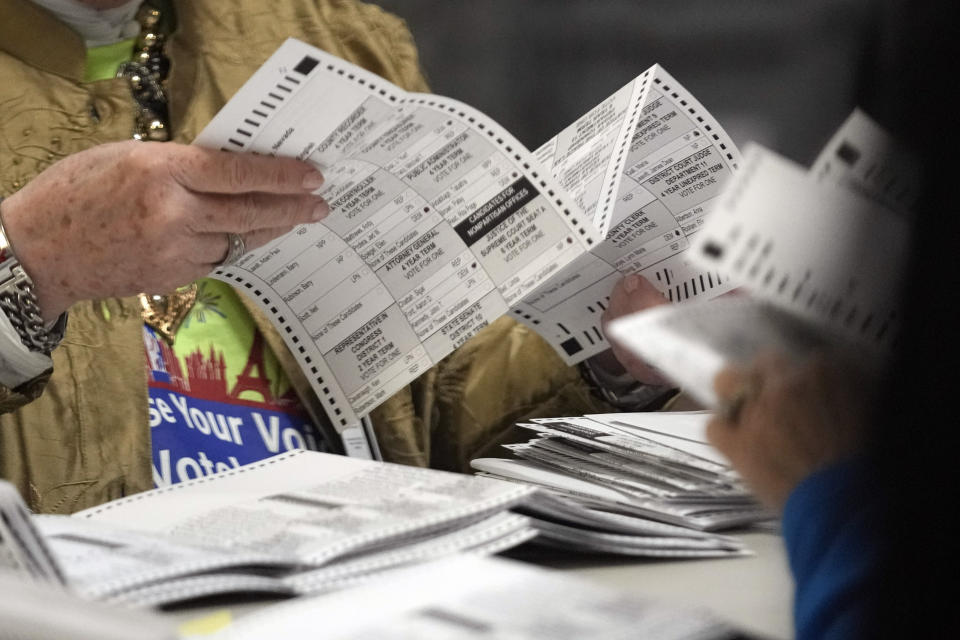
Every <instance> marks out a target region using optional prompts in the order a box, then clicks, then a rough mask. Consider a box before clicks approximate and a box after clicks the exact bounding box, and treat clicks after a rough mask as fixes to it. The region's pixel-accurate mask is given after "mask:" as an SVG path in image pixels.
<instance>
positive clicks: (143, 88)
mask: <svg viewBox="0 0 960 640" xmlns="http://www.w3.org/2000/svg"><path fill="white" fill-rule="evenodd" d="M163 17H164V16H163V14H162V12H161V11H160V9H158V8H157V7H155V6H153V5H152V4H150V3H149V2H145V3H144V4H143V5H141V7H140V10H139V11H138V12H137V22H139V23H140V35H139V37H138V38H137V44H136V53H134V55H133V60H132V61H130V62H125V63H124V64H122V65H120V68H119V69H118V70H117V77H121V78H126V79H127V81H128V82H129V83H130V92H131V94H132V95H133V99H134V102H135V103H136V108H137V114H136V124H135V126H134V131H133V139H134V140H149V141H152V142H166V141H167V140H169V139H170V115H169V108H168V104H167V94H166V91H165V90H164V87H163V81H164V80H166V78H167V75H168V73H169V71H170V60H169V58H168V57H167V56H166V55H164V52H163V45H164V43H165V39H166V35H165V34H164V33H162V32H161V28H160V27H161V24H162V22H163ZM138 297H139V300H140V315H141V317H142V318H143V321H144V323H146V324H147V325H149V326H150V327H151V328H153V330H154V331H156V332H157V334H158V335H159V336H160V337H161V338H163V340H164V341H166V342H167V344H170V345H172V344H173V340H174V338H175V337H176V335H177V330H178V329H179V328H180V325H181V324H183V321H184V320H186V318H187V315H189V313H190V310H191V309H192V308H193V305H194V303H195V302H196V301H197V283H196V282H194V283H191V284H189V285H187V286H185V287H180V288H179V289H177V290H176V291H173V292H171V293H167V294H163V295H160V294H146V293H141V294H140V295H139V296H138Z"/></svg>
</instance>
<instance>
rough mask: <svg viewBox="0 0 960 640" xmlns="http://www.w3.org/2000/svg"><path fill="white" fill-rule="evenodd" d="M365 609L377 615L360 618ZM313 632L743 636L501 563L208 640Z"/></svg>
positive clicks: (410, 572) (243, 624) (268, 616)
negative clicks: (373, 610)
mask: <svg viewBox="0 0 960 640" xmlns="http://www.w3.org/2000/svg"><path fill="white" fill-rule="evenodd" d="M371 605H373V607H374V608H375V615H358V612H364V611H368V610H371ZM558 605H559V606H558ZM318 629H322V630H323V631H322V635H323V637H324V638H327V639H328V640H349V639H357V640H359V639H361V638H378V639H379V640H392V639H397V640H399V639H409V638H417V639H430V638H444V639H457V638H463V639H464V640H466V639H468V638H469V639H473V638H481V637H482V638H489V639H490V640H499V639H502V640H527V639H530V640H532V639H534V638H537V639H539V638H551V639H553V640H574V639H580V638H593V639H595V640H614V639H617V640H619V639H624V640H626V639H627V638H657V639H658V640H720V639H722V638H735V637H743V636H742V634H739V633H737V630H736V629H733V628H731V627H730V626H729V625H728V624H726V623H724V622H722V621H721V620H719V619H718V618H717V617H716V616H714V615H713V614H710V613H709V612H707V611H704V610H702V609H695V608H690V607H679V606H675V605H665V604H661V603H654V602H650V601H647V600H644V599H640V598H636V597H633V596H629V595H625V594H622V593H619V592H617V591H614V590H611V589H606V588H603V587H600V586H597V585H594V584H590V583H587V582H586V581H582V580H578V579H576V578H571V577H570V576H566V575H563V574H561V573H559V572H554V571H550V570H545V569H538V568H535V567H532V566H530V565H526V564H521V563H518V562H512V561H509V560H504V559H499V558H475V557H474V558H466V557H462V556H461V557H457V558H449V559H444V560H441V561H439V562H434V563H430V564H426V565H420V566H417V567H412V568H407V569H402V570H400V571H397V572H394V573H393V575H391V576H388V577H386V579H383V580H379V581H377V582H376V583H373V584H368V585H365V586H363V587H360V588H358V589H349V590H345V591H342V592H340V593H336V594H331V595H329V596H325V597H323V598H305V599H298V600H295V601H292V602H289V603H283V604H280V605H277V606H274V607H270V608H268V609H265V610H264V611H263V612H261V613H255V614H252V615H250V616H248V617H246V618H242V619H240V620H238V621H237V622H235V623H234V624H233V625H231V626H230V627H229V628H227V629H225V630H224V631H222V632H221V633H218V634H216V635H215V636H213V637H212V638H211V640H262V639H263V638H285V639H287V640H306V639H307V638H310V639H313V638H317V637H318ZM204 637H205V638H210V636H204Z"/></svg>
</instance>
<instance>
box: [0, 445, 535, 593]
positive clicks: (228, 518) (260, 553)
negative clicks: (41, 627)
mask: <svg viewBox="0 0 960 640" xmlns="http://www.w3.org/2000/svg"><path fill="white" fill-rule="evenodd" d="M11 492H12V489H11ZM532 493H533V489H532V488H530V487H521V486H517V485H515V484H509V483H504V482H495V481H490V480H487V479H483V478H477V477H474V476H470V475H463V474H454V473H447V472H442V471H433V470H429V469H419V468H414V467H406V466H401V465H394V464H387V463H381V462H373V461H362V460H356V459H352V458H347V457H344V456H336V455H330V454H323V453H317V452H310V451H295V452H290V453H287V454H283V455H280V456H276V457H274V458H269V459H267V460H265V461H262V462H260V463H256V464H252V465H247V466H244V467H240V468H237V469H234V470H231V471H226V472H223V473H220V474H216V475H215V476H208V477H206V478H201V479H197V480H194V481H189V482H185V483H181V484H178V485H174V486H172V487H166V488H162V489H155V490H153V491H147V492H144V493H140V494H137V495H133V496H130V497H128V498H123V499H120V500H116V501H113V502H109V503H107V504H104V505H102V506H100V507H97V508H94V509H89V510H87V511H83V512H80V513H78V514H75V515H74V516H33V517H32V518H29V519H21V520H20V522H19V527H18V529H19V530H20V531H21V534H20V535H19V538H21V539H26V540H34V541H38V540H39V541H40V542H42V543H43V544H44V545H48V546H49V548H50V550H51V551H52V554H51V556H52V557H53V558H54V559H55V562H56V564H57V565H58V566H59V569H58V571H59V573H62V575H63V576H64V577H65V582H66V584H67V586H68V588H70V589H71V590H72V591H74V592H76V593H78V594H81V595H84V596H87V597H91V598H96V599H100V600H107V601H117V602H127V603H133V604H142V605H147V604H149V605H156V604H164V603H170V602H175V601H181V600H186V599H191V598H196V597H201V596H208V595H217V594H225V593H237V592H260V593H276V594H285V595H297V594H309V593H319V592H322V591H326V590H330V589H335V588H339V587H341V586H343V585H345V584H349V583H352V582H354V581H357V580H359V579H364V578H366V577H368V576H371V575H373V574H376V573H377V572H379V571H382V570H384V569H388V568H392V567H396V566H400V565H405V564H410V563H415V562H420V561H424V560H427V559H434V558H437V557H440V556H443V555H447V554H452V553H457V552H469V553H479V554H484V553H495V552H498V551H501V550H503V549H506V548H509V547H512V546H514V545H516V544H519V543H521V542H523V541H525V540H528V539H529V538H531V537H533V536H534V535H535V531H534V530H533V529H532V528H531V527H530V526H529V525H528V522H527V520H526V518H524V517H522V516H520V515H516V514H512V513H509V512H508V510H509V508H510V507H512V506H515V505H516V504H518V503H519V502H520V501H522V500H524V499H525V498H527V497H529V496H530V495H531V494H532ZM13 495H16V494H15V492H13ZM16 497H17V498H18V501H17V502H18V504H20V508H22V503H19V496H16ZM5 513H6V511H5ZM36 529H39V532H37V531H36ZM4 547H14V548H15V549H17V554H18V555H19V556H20V557H32V556H33V555H38V556H40V555H41V554H39V553H35V552H34V551H33V549H37V548H39V546H38V544H36V543H35V544H32V545H22V544H18V543H17V540H13V539H11V540H10V544H7V537H6V536H5V538H4ZM7 555H10V554H7ZM38 562H39V560H36V561H31V564H38ZM19 564H20V565H23V564H26V563H24V562H20V563H19ZM21 573H23V572H22V571H21Z"/></svg>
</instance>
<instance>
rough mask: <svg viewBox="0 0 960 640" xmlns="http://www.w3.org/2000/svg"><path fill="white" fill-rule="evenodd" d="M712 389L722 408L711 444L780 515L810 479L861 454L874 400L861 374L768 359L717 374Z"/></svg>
mask: <svg viewBox="0 0 960 640" xmlns="http://www.w3.org/2000/svg"><path fill="white" fill-rule="evenodd" d="M714 389H715V391H716V393H717V397H718V398H719V399H720V402H721V405H720V408H719V409H718V410H717V411H716V412H715V414H714V416H713V418H712V419H711V420H710V422H709V423H708V424H707V439H708V440H709V441H710V443H711V444H713V446H715V447H716V448H717V449H718V450H719V451H720V452H721V453H723V454H724V455H725V456H726V457H727V458H728V459H729V460H730V462H731V464H732V465H733V467H734V468H735V469H736V470H737V471H738V473H739V474H740V476H741V477H742V478H743V479H744V481H746V483H747V484H748V485H750V487H751V489H752V490H753V492H754V494H755V495H756V496H757V498H758V499H759V500H760V501H761V502H764V503H765V504H767V505H768V506H770V507H773V508H776V509H782V508H783V506H784V504H785V503H786V501H787V497H788V496H789V495H790V492H791V491H792V490H793V488H794V487H795V486H796V485H797V484H799V483H800V481H801V480H803V479H804V478H805V477H807V476H808V475H809V474H811V473H813V472H814V471H817V470H818V469H820V468H823V467H826V466H828V465H829V464H831V463H833V462H836V461H839V460H840V459H842V458H844V457H846V456H848V455H850V454H851V453H853V452H854V451H855V450H856V449H857V447H858V446H859V444H860V439H861V435H862V432H863V421H864V419H865V417H866V407H867V406H868V404H867V403H868V402H869V395H870V393H871V392H870V391H869V389H870V387H869V386H868V384H867V381H866V379H865V378H863V377H862V374H860V373H858V372H857V371H856V370H855V369H853V368H852V367H850V366H847V365H843V364H841V361H840V360H839V359H833V360H828V358H827V356H826V355H823V354H820V355H817V356H815V357H812V358H809V359H807V360H805V361H803V362H793V361H791V360H788V359H787V358H786V357H785V356H782V355H780V354H777V353H766V354H763V355H761V356H759V357H758V358H757V359H756V360H754V362H753V363H751V364H750V365H748V366H746V367H740V368H737V367H728V368H726V369H724V370H723V371H721V372H720V373H718V374H717V376H716V378H714Z"/></svg>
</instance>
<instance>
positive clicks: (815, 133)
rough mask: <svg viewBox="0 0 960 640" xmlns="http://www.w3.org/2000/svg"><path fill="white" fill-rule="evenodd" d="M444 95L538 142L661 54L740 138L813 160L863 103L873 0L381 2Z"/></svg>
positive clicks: (667, 65)
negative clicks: (859, 89)
mask: <svg viewBox="0 0 960 640" xmlns="http://www.w3.org/2000/svg"><path fill="white" fill-rule="evenodd" d="M377 4H380V5H381V6H383V7H384V8H386V9H388V10H390V11H392V12H393V13H395V14H397V15H399V16H400V17H402V18H404V19H405V20H406V21H407V24H408V26H409V27H410V30H411V31H412V32H413V34H414V37H415V39H416V41H417V43H418V46H419V49H420V58H421V64H422V67H423V69H424V71H425V73H426V75H427V78H428V80H429V82H430V85H431V88H432V90H433V92H434V93H438V94H441V95H445V96H449V97H451V98H456V99H458V100H461V101H463V102H466V103H468V104H470V105H472V106H474V107H476V108H478V109H480V110H481V111H483V112H485V113H486V114H487V115H489V116H491V117H493V118H494V119H495V120H497V121H498V122H499V123H500V124H502V125H504V126H505V127H506V128H507V129H508V130H510V131H511V132H512V133H513V134H514V135H515V136H516V137H517V138H519V139H520V141H521V142H523V143H524V144H526V145H527V146H528V147H530V148H536V147H538V146H539V145H540V144H542V143H543V142H545V141H547V140H548V139H549V138H551V137H552V136H553V135H555V134H556V133H557V132H558V131H560V130H561V129H562V128H563V127H564V126H566V125H568V124H570V123H571V122H573V120H575V119H576V118H577V117H579V116H580V115H582V114H583V113H584V112H586V111H587V110H588V109H590V108H591V107H593V106H594V105H596V104H597V103H599V102H600V101H602V100H603V99H604V98H606V97H607V96H608V95H610V94H612V93H613V92H614V91H616V90H617V89H619V88H620V87H622V86H623V85H625V84H627V83H628V82H629V81H631V80H632V79H633V78H635V77H636V76H638V75H640V74H641V73H642V72H643V71H644V70H645V69H647V67H649V66H651V65H652V64H654V63H659V64H661V65H662V66H663V67H664V68H665V69H666V70H667V71H668V72H669V73H670V74H671V75H673V76H674V77H675V78H676V79H677V80H678V81H679V82H680V83H681V84H683V85H684V86H685V87H686V88H687V89H688V90H690V91H691V92H692V93H693V94H694V95H695V96H696V97H697V98H698V99H699V100H700V101H701V102H702V103H703V105H704V106H705V107H706V108H707V110H709V111H710V112H711V113H712V114H713V115H714V116H715V117H716V118H717V119H718V120H719V122H720V124H721V125H723V127H724V128H725V129H726V130H727V132H728V133H729V134H730V135H731V136H732V137H733V139H734V141H735V142H736V143H737V144H738V145H740V146H741V147H742V145H743V143H745V142H747V141H748V140H755V141H757V142H760V143H761V144H764V145H765V146H768V147H771V148H773V149H775V150H777V151H780V152H781V153H783V154H785V155H787V156H789V157H791V158H793V159H794V160H797V161H799V162H802V163H805V164H806V163H809V162H810V161H812V160H813V158H814V157H815V156H816V153H817V151H818V150H819V149H820V147H821V146H822V145H823V144H824V143H825V142H826V141H827V139H828V138H829V136H830V134H831V133H832V132H833V131H834V129H836V128H837V127H838V126H840V124H841V123H842V122H843V120H844V118H846V116H847V115H848V114H849V112H850V110H851V109H852V108H853V106H854V103H855V99H854V91H855V87H854V82H853V78H854V77H855V76H856V75H857V73H858V71H859V69H858V67H859V65H860V64H861V61H862V59H863V57H864V53H863V52H864V50H865V38H864V34H865V33H866V32H867V29H868V28H869V26H868V25H867V24H866V22H867V20H866V16H867V9H868V6H869V5H868V3H866V2H864V1H862V0H832V1H831V0H796V1H793V2H791V1H779V2H778V1H773V0H680V1H677V0H673V1H667V0H647V1H639V0H473V1H467V0H378V1H377Z"/></svg>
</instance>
